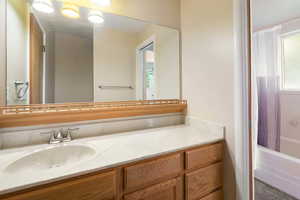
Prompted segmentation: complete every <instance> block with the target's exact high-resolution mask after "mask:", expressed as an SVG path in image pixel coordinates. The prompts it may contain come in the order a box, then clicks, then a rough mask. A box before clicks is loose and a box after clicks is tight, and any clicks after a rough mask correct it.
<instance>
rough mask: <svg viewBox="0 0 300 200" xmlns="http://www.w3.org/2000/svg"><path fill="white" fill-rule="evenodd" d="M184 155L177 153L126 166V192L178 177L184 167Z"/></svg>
mask: <svg viewBox="0 0 300 200" xmlns="http://www.w3.org/2000/svg"><path fill="white" fill-rule="evenodd" d="M183 165H184V162H183V157H182V156H181V154H175V155H171V156H167V157H164V158H159V159H156V160H153V161H147V162H143V163H140V164H137V165H133V166H130V167H125V168H124V188H125V192H127V193H128V192H132V191H135V190H139V189H141V188H143V187H147V186H149V185H153V184H156V183H158V182H163V181H165V180H168V179H171V178H175V177H177V176H178V175H179V174H180V172H181V171H182V170H183V168H184V166H183Z"/></svg>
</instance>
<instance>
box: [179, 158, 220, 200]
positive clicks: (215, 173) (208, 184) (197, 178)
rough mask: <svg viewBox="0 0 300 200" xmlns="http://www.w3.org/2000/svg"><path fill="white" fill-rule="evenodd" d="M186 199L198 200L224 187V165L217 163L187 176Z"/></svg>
mask: <svg viewBox="0 0 300 200" xmlns="http://www.w3.org/2000/svg"><path fill="white" fill-rule="evenodd" d="M185 180H186V184H185V187H186V190H185V191H186V199H187V200H198V199H200V198H202V197H204V196H206V195H208V194H209V193H211V192H212V191H214V190H216V189H218V188H221V187H222V183H223V181H222V164H221V163H217V164H214V165H210V166H208V167H206V168H202V169H199V170H196V171H194V172H191V173H187V174H186V175H185Z"/></svg>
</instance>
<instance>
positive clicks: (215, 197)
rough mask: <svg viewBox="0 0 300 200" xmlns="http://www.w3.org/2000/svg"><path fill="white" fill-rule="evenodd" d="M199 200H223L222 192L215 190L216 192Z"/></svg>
mask: <svg viewBox="0 0 300 200" xmlns="http://www.w3.org/2000/svg"><path fill="white" fill-rule="evenodd" d="M201 200H223V192H222V190H217V191H216V192H213V193H211V194H209V195H207V196H206V197H204V198H202V199H201Z"/></svg>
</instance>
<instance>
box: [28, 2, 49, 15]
mask: <svg viewBox="0 0 300 200" xmlns="http://www.w3.org/2000/svg"><path fill="white" fill-rule="evenodd" d="M32 7H33V8H34V9H35V10H37V11H39V12H44V13H48V14H49V13H53V12H54V8H53V5H52V2H51V1H50V0H34V1H33V3H32Z"/></svg>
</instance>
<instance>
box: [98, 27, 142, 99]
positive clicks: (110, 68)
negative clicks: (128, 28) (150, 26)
mask: <svg viewBox="0 0 300 200" xmlns="http://www.w3.org/2000/svg"><path fill="white" fill-rule="evenodd" d="M136 45H137V35H136V34H135V33H127V32H123V31H118V30H114V29H109V28H101V27H100V28H96V29H95V31H94V96H95V101H123V100H124V101H125V100H134V99H135V90H131V89H99V88H98V87H99V85H104V86H133V87H134V88H135V83H134V81H135V48H136Z"/></svg>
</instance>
